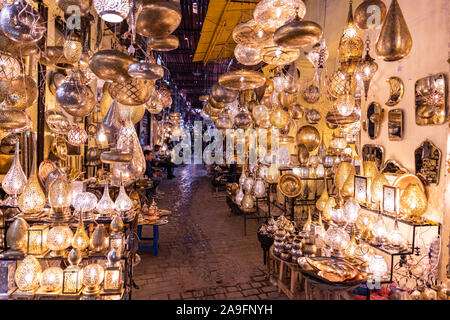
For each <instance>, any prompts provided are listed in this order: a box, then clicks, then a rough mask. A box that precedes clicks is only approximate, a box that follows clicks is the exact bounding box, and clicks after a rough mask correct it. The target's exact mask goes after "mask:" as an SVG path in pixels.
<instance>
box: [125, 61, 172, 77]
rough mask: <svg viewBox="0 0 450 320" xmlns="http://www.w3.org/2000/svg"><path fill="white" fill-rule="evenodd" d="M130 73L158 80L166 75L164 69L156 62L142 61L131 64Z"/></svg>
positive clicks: (134, 75) (133, 75)
mask: <svg viewBox="0 0 450 320" xmlns="http://www.w3.org/2000/svg"><path fill="white" fill-rule="evenodd" d="M128 74H129V75H130V76H132V77H133V78H138V79H144V80H158V79H161V78H162V77H163V76H164V69H163V68H162V67H161V66H159V65H157V64H156V63H150V62H145V61H140V62H135V63H132V64H130V66H129V67H128Z"/></svg>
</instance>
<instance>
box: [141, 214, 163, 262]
mask: <svg viewBox="0 0 450 320" xmlns="http://www.w3.org/2000/svg"><path fill="white" fill-rule="evenodd" d="M170 213H171V212H170V211H168V210H160V216H159V218H158V220H156V221H154V220H153V221H151V220H148V219H146V218H142V216H141V217H139V220H138V223H137V230H136V233H137V235H138V237H139V240H150V241H152V242H153V243H152V245H145V244H141V243H140V242H139V246H138V248H139V249H153V255H155V256H157V255H158V246H159V226H162V225H165V224H167V223H168V222H169V221H168V220H167V216H168V215H169V214H170ZM143 226H153V237H145V238H144V237H142V228H143Z"/></svg>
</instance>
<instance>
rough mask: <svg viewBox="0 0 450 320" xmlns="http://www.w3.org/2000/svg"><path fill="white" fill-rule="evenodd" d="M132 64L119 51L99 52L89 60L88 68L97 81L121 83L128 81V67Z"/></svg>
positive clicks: (132, 61)
mask: <svg viewBox="0 0 450 320" xmlns="http://www.w3.org/2000/svg"><path fill="white" fill-rule="evenodd" d="M134 62H135V61H134V60H133V58H131V57H130V56H128V55H126V54H125V53H122V52H120V51H117V50H101V51H98V52H96V53H95V54H94V55H93V56H92V57H91V58H90V60H89V68H90V69H91V71H92V72H93V73H95V75H96V76H97V77H98V78H99V79H102V80H105V81H117V82H121V81H126V80H128V79H130V75H129V74H128V67H129V66H130V65H131V64H132V63H134Z"/></svg>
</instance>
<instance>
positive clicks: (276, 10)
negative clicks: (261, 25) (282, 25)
mask: <svg viewBox="0 0 450 320" xmlns="http://www.w3.org/2000/svg"><path fill="white" fill-rule="evenodd" d="M275 15H276V17H277V18H279V17H281V8H280V7H278V8H276V9H275Z"/></svg>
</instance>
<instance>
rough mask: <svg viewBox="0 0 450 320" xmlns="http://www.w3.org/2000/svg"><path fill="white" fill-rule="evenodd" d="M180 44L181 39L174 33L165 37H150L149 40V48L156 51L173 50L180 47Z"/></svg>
mask: <svg viewBox="0 0 450 320" xmlns="http://www.w3.org/2000/svg"><path fill="white" fill-rule="evenodd" d="M179 45H180V40H178V37H177V36H174V35H172V34H171V35H169V36H167V37H164V38H149V39H148V40H147V46H148V48H149V50H150V49H151V50H154V51H171V50H175V49H176V48H178V46H179Z"/></svg>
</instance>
